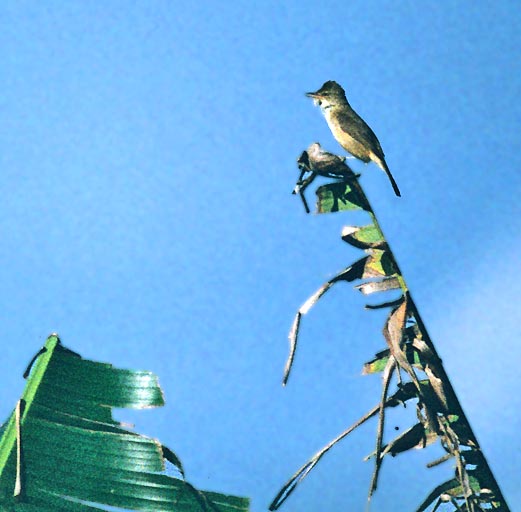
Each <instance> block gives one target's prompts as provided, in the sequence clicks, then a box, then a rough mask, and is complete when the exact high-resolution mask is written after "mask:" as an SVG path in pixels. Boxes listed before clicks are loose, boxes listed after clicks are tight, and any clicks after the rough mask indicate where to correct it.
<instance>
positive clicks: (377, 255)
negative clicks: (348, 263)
mask: <svg viewBox="0 0 521 512" xmlns="http://www.w3.org/2000/svg"><path fill="white" fill-rule="evenodd" d="M396 273H397V270H396V265H395V264H394V261H393V259H392V256H391V253H390V252H389V251H388V250H384V249H373V250H371V253H370V255H369V259H368V260H367V263H366V266H365V272H364V277H378V276H392V275H394V274H396Z"/></svg>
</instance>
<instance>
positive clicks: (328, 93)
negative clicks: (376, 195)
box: [306, 80, 401, 197]
mask: <svg viewBox="0 0 521 512" xmlns="http://www.w3.org/2000/svg"><path fill="white" fill-rule="evenodd" d="M306 96H308V97H310V98H313V102H314V103H315V105H318V106H319V107H320V109H321V110H322V113H323V114H324V117H325V118H326V121H327V124H328V125H329V129H330V130H331V132H332V133H333V136H334V137H335V139H336V141H337V142H338V143H339V144H340V145H341V146H342V147H343V148H344V149H345V150H346V151H347V152H348V153H351V155H353V156H354V157H356V158H358V159H360V160H362V161H363V162H365V163H367V162H370V161H373V162H374V163H375V164H376V165H378V167H380V168H381V169H382V170H383V171H384V172H385V174H387V177H388V178H389V181H390V182H391V185H392V187H393V190H394V193H395V194H396V195H397V196H398V197H400V196H401V193H400V189H399V188H398V185H397V184H396V181H395V180H394V178H393V175H392V174H391V171H390V170H389V167H387V163H386V162H385V155H384V152H383V150H382V146H380V141H379V140H378V138H377V137H376V135H375V134H374V132H373V130H371V128H370V127H369V126H368V125H367V123H366V122H365V121H364V120H363V119H362V118H361V117H360V116H359V115H358V114H357V113H356V112H355V111H354V110H353V109H352V107H351V105H350V104H349V102H348V101H347V98H346V93H345V91H344V89H343V88H342V86H341V85H340V84H338V83H337V82H335V81H333V80H328V81H327V82H325V83H324V85H323V86H322V87H321V88H320V89H319V90H318V91H316V92H308V93H306Z"/></svg>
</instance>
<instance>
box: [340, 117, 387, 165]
mask: <svg viewBox="0 0 521 512" xmlns="http://www.w3.org/2000/svg"><path fill="white" fill-rule="evenodd" d="M338 122H339V123H340V125H341V127H342V129H343V130H344V131H345V132H347V133H349V135H351V137H353V139H355V140H356V141H357V142H359V143H360V144H362V145H364V146H367V145H368V146H369V149H370V150H371V151H372V152H373V153H374V154H375V155H377V156H378V157H380V158H381V159H382V160H383V159H384V157H385V155H384V152H383V150H382V146H380V141H379V140H378V138H377V137H376V135H375V133H374V132H373V130H371V128H370V127H369V126H368V124H367V123H366V122H365V121H364V120H363V119H362V118H361V117H360V116H359V115H358V114H357V113H356V112H355V111H354V110H353V109H350V111H349V112H342V113H341V114H340V115H339V116H338Z"/></svg>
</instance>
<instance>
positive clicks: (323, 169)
mask: <svg viewBox="0 0 521 512" xmlns="http://www.w3.org/2000/svg"><path fill="white" fill-rule="evenodd" d="M306 152H307V155H308V161H309V166H310V169H311V171H313V172H316V173H317V174H320V175H322V176H330V177H331V176H332V177H340V176H345V175H346V173H347V172H350V169H349V167H347V165H346V164H345V157H339V156H338V155H334V154H333V153H329V152H328V151H325V150H324V149H322V146H321V145H320V144H319V143H318V142H313V144H310V145H309V147H308V148H307V149H306Z"/></svg>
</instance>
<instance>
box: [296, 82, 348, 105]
mask: <svg viewBox="0 0 521 512" xmlns="http://www.w3.org/2000/svg"><path fill="white" fill-rule="evenodd" d="M306 96H308V97H309V98H313V103H314V104H315V105H318V106H319V107H321V108H328V107H330V106H333V105H338V104H339V103H345V102H346V101H347V99H346V93H345V91H344V89H343V88H342V86H341V85H340V84H338V83H337V82H335V81H333V80H329V81H327V82H326V83H325V84H324V85H323V86H322V87H321V88H320V89H319V90H318V91H316V92H307V93H306Z"/></svg>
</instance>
